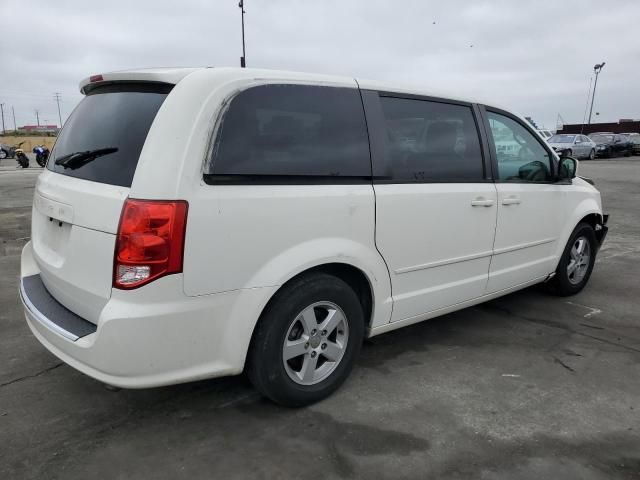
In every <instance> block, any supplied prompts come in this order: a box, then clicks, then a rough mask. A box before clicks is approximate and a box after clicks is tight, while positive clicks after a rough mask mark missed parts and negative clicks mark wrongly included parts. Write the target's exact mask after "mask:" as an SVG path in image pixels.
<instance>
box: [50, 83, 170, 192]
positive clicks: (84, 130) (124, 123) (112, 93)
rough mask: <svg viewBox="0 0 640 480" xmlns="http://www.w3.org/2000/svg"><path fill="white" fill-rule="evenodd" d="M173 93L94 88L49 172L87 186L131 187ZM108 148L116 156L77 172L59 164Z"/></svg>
mask: <svg viewBox="0 0 640 480" xmlns="http://www.w3.org/2000/svg"><path fill="white" fill-rule="evenodd" d="M171 88H172V86H171V85H167V84H148V83H147V84H144V83H138V84H115V85H105V86H101V87H96V88H94V89H93V90H91V91H90V92H89V93H88V94H87V96H86V97H85V98H84V99H83V100H82V101H81V102H80V103H79V104H78V106H77V107H76V108H75V110H74V111H73V113H72V114H71V116H70V117H69V119H68V120H67V122H66V123H65V125H64V128H63V129H62V132H61V133H60V136H59V137H58V139H57V141H56V144H55V147H54V149H53V151H52V152H51V157H50V159H49V161H48V163H47V168H48V169H49V170H51V171H53V172H56V173H60V174H62V175H67V176H70V177H75V178H81V179H83V180H89V181H92V182H99V183H106V184H110V185H119V186H122V187H130V186H131V182H132V180H133V175H134V173H135V170H136V166H137V165H138V158H139V157H140V152H141V150H142V146H143V145H144V142H145V140H146V138H147V134H148V133H149V128H150V127H151V124H152V123H153V120H154V118H155V116H156V114H157V113H158V110H159V109H160V106H161V105H162V103H163V102H164V100H165V98H166V97H167V95H168V93H169V91H170V90H171ZM104 148H115V149H117V151H115V152H113V153H110V154H107V155H103V156H99V157H96V158H94V159H91V160H90V161H88V162H86V163H83V164H81V165H74V167H69V166H68V167H66V168H65V167H64V166H62V165H57V164H56V160H58V159H62V158H63V157H65V156H68V155H71V154H73V153H77V152H85V151H92V150H97V149H104Z"/></svg>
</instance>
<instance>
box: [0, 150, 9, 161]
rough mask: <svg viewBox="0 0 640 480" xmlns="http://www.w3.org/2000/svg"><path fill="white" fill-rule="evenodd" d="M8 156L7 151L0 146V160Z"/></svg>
mask: <svg viewBox="0 0 640 480" xmlns="http://www.w3.org/2000/svg"><path fill="white" fill-rule="evenodd" d="M8 156H9V154H8V153H7V151H6V150H4V149H2V148H0V160H4V159H5V158H7V157H8Z"/></svg>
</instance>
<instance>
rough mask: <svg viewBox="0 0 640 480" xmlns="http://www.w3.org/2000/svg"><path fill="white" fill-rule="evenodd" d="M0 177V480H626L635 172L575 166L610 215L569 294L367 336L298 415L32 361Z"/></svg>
mask: <svg viewBox="0 0 640 480" xmlns="http://www.w3.org/2000/svg"><path fill="white" fill-rule="evenodd" d="M4 162H5V163H6V161H4ZM5 163H3V164H2V165H0V167H2V168H0V198H1V200H2V203H1V204H0V242H1V243H0V271H1V272H2V275H0V478H7V479H13V478H21V479H42V478H52V479H55V478H60V479H86V478H92V477H98V476H100V477H103V478H154V479H165V478H166V479H173V478H191V479H195V478H225V479H236V478H237V479H243V478H264V479H275V478H307V477H309V478H311V477H312V478H314V479H316V480H319V479H334V478H335V479H337V478H376V479H377V478H421V479H423V478H433V479H441V478H456V479H459V478H474V479H475V478H492V479H510V480H511V479H539V478H576V479H577V478H580V479H636V478H640V401H639V399H640V281H639V279H640V209H638V206H639V205H640V158H638V157H634V158H630V159H616V160H609V161H606V160H605V161H593V162H587V161H585V162H582V163H581V164H580V173H581V174H584V175H586V176H588V177H591V178H593V179H594V180H595V181H596V185H597V186H598V188H600V190H601V191H602V193H603V200H604V205H605V211H606V212H608V213H610V214H611V218H610V232H609V235H608V237H607V241H606V243H605V246H604V247H603V249H602V250H601V252H600V255H599V258H598V263H597V264H596V267H595V269H594V273H593V276H592V278H591V281H590V284H589V285H588V286H587V288H586V289H585V290H584V291H583V292H581V293H580V294H579V295H577V296H575V297H570V298H557V297H552V296H549V295H547V294H546V293H544V292H543V291H542V290H541V289H540V288H530V289H527V290H524V291H522V292H518V293H515V294H512V295H509V296H506V297H503V298H501V299H497V300H494V301H492V302H489V303H487V304H484V305H479V306H476V307H472V308H468V309H465V310H462V311H460V312H456V313H453V314H450V315H447V316H445V317H441V318H438V319H434V320H431V321H428V322H425V323H422V324H418V325H414V326H411V327H407V328H404V329H401V330H398V331H395V332H391V333H388V334H385V335H381V336H378V337H375V338H373V339H371V340H369V341H367V342H366V343H365V345H364V348H363V350H362V354H361V357H360V359H359V361H358V364H357V367H356V368H355V370H354V372H353V373H352V376H351V378H350V379H349V380H348V381H347V383H346V384H345V385H344V387H343V388H342V389H340V390H339V391H338V392H337V393H336V394H334V395H333V396H332V397H331V398H329V399H327V400H325V401H323V402H321V403H319V404H316V405H314V406H312V407H309V408H304V409H299V410H289V409H283V408H279V407H277V406H275V405H273V404H271V403H269V402H267V401H265V400H263V399H262V398H260V396H259V395H258V394H257V393H256V392H255V391H254V390H253V389H252V388H251V386H250V385H249V384H248V382H247V380H246V379H245V378H244V377H242V376H240V377H233V378H224V379H217V380H208V381H202V382H196V383H190V384H185V385H178V386H173V387H166V388H157V389H148V390H117V389H116V390H108V389H107V388H105V386H104V385H102V384H100V383H99V382H96V381H94V380H92V379H90V378H88V377H86V376H84V375H82V374H80V373H78V372H76V371H75V370H73V369H72V368H71V367H68V366H67V365H65V364H62V363H60V361H59V360H58V359H56V358H55V357H54V356H53V355H51V354H50V353H48V352H47V351H46V350H45V349H44V347H42V346H41V345H40V344H39V343H38V341H37V340H36V339H35V338H34V337H33V335H32V334H31V332H30V331H29V329H28V327H27V325H26V323H25V321H24V318H23V316H22V311H21V305H20V301H19V299H18V293H17V289H18V272H19V264H20V261H19V253H20V249H21V247H22V245H24V243H25V242H26V241H28V237H29V219H30V212H31V196H32V194H33V185H34V183H35V179H36V176H37V174H38V170H37V169H30V170H29V171H20V170H15V169H14V168H12V167H11V166H10V165H8V164H5ZM5 167H6V168H5Z"/></svg>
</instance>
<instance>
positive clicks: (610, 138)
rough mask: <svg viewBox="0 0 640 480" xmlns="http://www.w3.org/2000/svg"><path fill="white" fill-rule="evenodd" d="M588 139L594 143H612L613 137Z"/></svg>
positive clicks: (591, 137)
mask: <svg viewBox="0 0 640 480" xmlns="http://www.w3.org/2000/svg"><path fill="white" fill-rule="evenodd" d="M589 138H590V139H591V140H593V141H594V142H596V143H609V142H613V135H591V136H590V137H589Z"/></svg>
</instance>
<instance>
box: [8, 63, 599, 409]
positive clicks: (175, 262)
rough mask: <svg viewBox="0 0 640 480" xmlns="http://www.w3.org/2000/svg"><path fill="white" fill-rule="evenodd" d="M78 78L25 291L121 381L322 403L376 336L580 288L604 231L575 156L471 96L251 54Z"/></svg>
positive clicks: (38, 209) (48, 336) (48, 324)
mask: <svg viewBox="0 0 640 480" xmlns="http://www.w3.org/2000/svg"><path fill="white" fill-rule="evenodd" d="M80 90H81V92H82V93H83V94H84V95H85V97H84V99H83V100H82V101H81V102H80V104H79V105H78V106H77V108H76V109H75V110H74V111H73V113H72V114H71V116H70V117H69V120H68V121H67V122H66V124H65V126H64V129H63V130H62V132H61V133H60V136H59V137H58V140H57V142H56V144H55V147H54V149H53V151H52V152H51V156H50V158H49V161H48V164H47V166H46V168H45V169H44V171H43V172H42V174H41V175H40V176H39V178H38V180H37V184H36V188H35V195H34V202H33V219H32V236H31V241H30V242H29V243H28V244H27V245H26V246H25V247H24V251H23V253H22V265H21V285H20V293H21V298H22V301H23V303H24V310H25V314H26V319H27V323H28V325H29V327H30V328H31V330H32V331H33V334H34V335H35V336H36V337H37V338H38V340H39V341H40V342H41V343H42V344H43V345H44V346H45V347H46V348H47V349H49V350H50V351H51V352H53V354H55V355H56V356H58V357H59V358H60V359H62V360H63V361H64V362H66V363H68V364H69V365H71V366H72V367H74V368H76V369H78V370H80V371H82V372H84V373H86V374H87V375H90V376H92V377H94V378H96V379H98V380H100V381H102V382H105V383H107V384H110V385H115V386H119V387H125V388H144V387H154V386H159V385H168V384H174V383H179V382H187V381H192V380H197V379H203V378H211V377H218V376H223V375H234V374H239V373H241V372H243V371H246V372H247V373H248V375H249V378H250V379H251V380H252V382H253V384H254V385H255V387H256V388H257V389H258V390H260V392H262V393H263V394H265V395H266V396H268V397H270V398H271V399H273V400H274V401H276V402H278V403H280V404H283V405H290V406H298V405H305V404H308V403H311V402H314V401H317V400H319V399H322V398H324V397H326V396H327V395H329V394H330V393H331V392H332V391H334V390H335V389H336V388H338V387H339V386H340V384H341V383H342V382H343V381H344V380H345V379H346V377H347V376H348V375H349V372H350V370H351V369H352V366H353V364H354V361H355V359H356V356H357V354H358V352H359V350H360V346H361V344H362V341H363V338H365V337H371V336H374V335H378V334H381V333H384V332H388V331H390V330H394V329H396V328H400V327H403V326H405V325H410V324H413V323H416V322H420V321H422V320H426V319H428V318H432V317H436V316H438V315H442V314H445V313H447V312H451V311H454V310H458V309H461V308H464V307H468V306H470V305H474V304H477V303H480V302H484V301H486V300H489V299H492V298H496V297H498V296H501V295H505V294H507V293H510V292H513V291H516V290H519V289H521V288H524V287H527V286H529V285H533V284H536V283H540V282H548V284H549V285H550V288H551V289H552V290H554V291H555V292H556V293H557V294H560V295H570V294H574V293H576V292H579V291H580V290H581V289H582V288H583V287H584V285H585V284H586V282H587V281H588V279H589V276H590V274H591V270H592V268H593V265H594V261H595V256H596V253H597V251H598V248H599V247H600V245H601V244H602V242H603V240H604V237H605V235H606V232H607V227H606V221H607V216H606V215H603V213H602V205H601V200H600V194H599V192H598V191H597V190H596V189H595V188H594V187H593V186H592V185H591V184H590V183H588V182H587V181H585V180H583V179H581V178H580V177H576V169H577V162H576V161H575V160H574V159H571V158H566V159H559V158H558V157H557V155H556V154H555V153H554V152H553V151H552V150H551V149H550V147H549V146H548V145H547V144H546V143H545V142H544V141H543V140H542V139H541V137H540V136H539V135H538V134H537V133H536V132H535V131H534V130H533V129H532V128H531V127H530V126H529V125H528V123H527V122H526V121H524V120H523V119H521V118H520V117H518V116H515V115H513V114H512V113H509V112H508V111H505V110H503V109H500V108H495V107H493V106H490V105H485V104H482V103H477V102H474V101H469V100H462V99H459V98H457V96H456V97H449V96H435V95H434V94H433V93H423V92H419V91H413V90H406V89H402V88H399V87H397V86H395V85H393V84H380V83H376V82H369V81H364V80H360V79H353V78H340V77H329V76H323V75H312V74H303V73H291V72H281V71H268V70H254V69H239V68H198V69H149V70H137V71H124V72H115V73H108V74H102V75H95V76H91V77H89V78H87V79H86V80H84V81H82V82H81V84H80ZM504 142H510V143H512V144H515V145H518V148H512V149H509V150H504V149H502V150H498V149H496V144H501V143H504Z"/></svg>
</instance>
